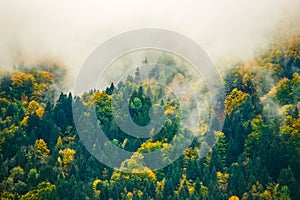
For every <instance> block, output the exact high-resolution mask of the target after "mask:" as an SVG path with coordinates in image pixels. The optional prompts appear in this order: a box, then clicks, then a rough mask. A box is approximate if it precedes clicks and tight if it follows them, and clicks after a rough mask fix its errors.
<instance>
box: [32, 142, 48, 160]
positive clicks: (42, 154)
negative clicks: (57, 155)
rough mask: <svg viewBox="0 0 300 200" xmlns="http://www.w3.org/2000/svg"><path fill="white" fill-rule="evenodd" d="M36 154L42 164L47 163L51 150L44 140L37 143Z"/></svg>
mask: <svg viewBox="0 0 300 200" xmlns="http://www.w3.org/2000/svg"><path fill="white" fill-rule="evenodd" d="M34 152H35V154H36V156H37V158H39V159H40V160H41V162H46V161H47V160H48V158H49V154H50V150H49V149H48V146H47V143H46V142H45V141H44V140H43V139H38V140H36V141H35V144H34Z"/></svg>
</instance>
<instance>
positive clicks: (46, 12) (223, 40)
mask: <svg viewBox="0 0 300 200" xmlns="http://www.w3.org/2000/svg"><path fill="white" fill-rule="evenodd" d="M299 10H300V1H299V0H272V1H271V0H266V1H261V0H252V1H243V0H242V1H234V0H228V1H217V0H213V1H208V0H206V1H197V0H187V1H176V2H175V1H172V0H165V1H158V0H153V1H141V0H126V1H114V0H113V1H91V0H88V1H71V0H70V1H69V0H65V1H58V0H45V1H34V0H25V1H15V0H13V1H11V0H2V1H0V25H1V31H0V68H11V67H12V66H13V65H18V64H20V63H24V64H28V65H30V64H39V63H45V62H51V63H55V62H58V63H61V65H65V66H67V69H68V72H69V73H68V74H69V78H70V77H71V78H72V77H74V76H75V75H76V73H77V72H78V70H79V69H80V66H81V64H82V63H83V62H84V60H85V59H86V58H87V57H88V55H89V54H90V53H91V51H93V49H95V48H96V47H97V46H98V45H100V44H101V43H102V42H104V41H105V40H107V39H108V38H110V37H112V36H113V35H116V34H119V33H122V32H124V31H129V30H132V29H137V28H144V27H155V28H164V29H170V30H173V31H177V32H179V33H182V34H184V35H186V36H188V37H190V38H191V39H193V40H194V41H196V42H197V43H198V44H199V45H201V46H202V47H203V48H204V49H205V50H206V51H207V53H208V54H209V55H210V57H211V58H212V59H213V61H214V62H215V63H216V64H217V65H218V66H222V65H225V64H226V65H227V64H228V63H229V65H230V64H232V63H234V62H239V61H244V60H247V59H249V58H251V57H253V56H255V55H256V53H257V51H258V50H261V49H263V48H267V47H268V46H269V45H270V43H271V42H272V40H273V38H274V37H276V34H278V32H283V29H287V30H292V29H297V28H299V25H298V24H297V23H298V22H299V19H300V13H299ZM141 59H142V58H141Z"/></svg>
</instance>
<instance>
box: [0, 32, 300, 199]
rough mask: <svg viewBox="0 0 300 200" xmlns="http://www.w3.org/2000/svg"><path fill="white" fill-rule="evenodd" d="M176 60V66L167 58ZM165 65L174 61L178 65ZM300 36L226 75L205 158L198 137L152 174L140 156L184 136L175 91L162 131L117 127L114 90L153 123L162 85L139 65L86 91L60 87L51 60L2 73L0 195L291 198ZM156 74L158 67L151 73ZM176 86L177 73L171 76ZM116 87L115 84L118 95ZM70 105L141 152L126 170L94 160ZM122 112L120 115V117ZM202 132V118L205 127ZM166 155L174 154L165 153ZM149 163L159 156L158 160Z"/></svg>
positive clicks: (296, 184) (298, 148)
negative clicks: (149, 133)
mask: <svg viewBox="0 0 300 200" xmlns="http://www.w3.org/2000/svg"><path fill="white" fill-rule="evenodd" d="M170 63H171V64H170ZM170 63H168V64H169V65H176V63H174V62H170ZM299 74H300V38H299V37H295V36H293V37H290V38H289V39H288V40H284V41H278V42H276V43H274V44H273V46H271V47H270V49H269V50H267V51H265V52H263V53H261V55H259V56H257V57H256V58H255V59H253V60H250V61H249V62H247V63H244V64H239V65H236V66H234V67H231V69H230V70H229V71H228V73H226V74H225V75H224V84H225V90H226V99H225V101H224V102H223V103H224V105H225V108H226V109H225V115H226V119H225V124H224V128H223V131H222V132H218V133H215V134H218V137H219V140H218V142H217V143H216V145H215V146H214V148H212V149H211V150H210V152H209V153H208V154H207V155H206V156H205V157H204V158H199V149H200V145H201V144H200V142H199V140H197V139H195V140H194V141H193V143H192V144H191V146H190V147H189V148H188V149H186V150H185V152H184V153H183V155H182V156H181V157H180V158H179V159H178V160H176V161H175V162H174V163H172V164H171V165H169V166H167V167H165V168H163V169H159V170H157V171H151V170H149V169H147V170H144V169H146V168H147V165H146V164H145V163H142V162H140V160H139V159H140V157H141V156H142V153H143V152H151V151H154V150H156V149H159V148H161V147H163V146H164V145H168V143H169V142H170V141H171V140H176V139H177V140H180V137H181V136H182V135H180V131H182V130H179V122H180V116H178V113H176V109H177V108H178V106H179V105H178V102H177V101H176V98H175V97H174V98H173V99H172V98H170V99H168V100H167V101H162V102H161V106H162V107H163V108H164V109H165V115H166V117H167V119H168V120H167V123H166V124H165V126H164V128H163V129H162V130H161V131H159V133H158V134H156V135H154V136H153V137H150V138H145V139H138V138H134V137H131V136H128V135H126V134H125V133H124V132H122V130H120V128H119V127H118V126H117V124H116V122H115V121H114V117H113V115H112V111H111V108H110V105H111V99H112V96H113V95H119V96H120V98H122V93H126V91H130V90H132V88H136V89H133V90H134V92H133V94H132V96H131V97H130V98H129V99H127V102H128V105H129V108H130V115H131V117H132V119H133V121H134V122H135V123H136V124H138V125H141V126H143V125H146V124H147V123H149V120H150V118H149V115H148V113H149V108H150V107H151V105H152V103H153V100H154V99H159V96H160V95H161V92H160V91H159V90H156V89H155V88H150V87H148V88H147V87H138V81H139V71H138V70H137V71H136V74H135V76H129V77H128V78H127V81H126V82H122V83H119V84H116V85H114V83H112V84H111V85H110V86H109V87H107V89H106V90H104V91H99V90H94V89H93V90H91V91H87V92H86V93H85V94H83V95H82V96H81V97H74V96H73V95H72V94H71V93H69V94H64V93H61V94H60V95H58V97H57V95H56V94H55V91H56V89H55V87H53V86H54V85H59V84H60V81H61V76H62V74H61V73H60V72H59V70H58V69H55V70H53V69H52V70H51V68H49V69H48V68H47V67H42V66H40V67H37V66H34V67H24V66H23V67H19V68H18V69H15V70H13V71H8V72H2V73H1V76H0V77H1V80H0V105H1V110H0V165H1V170H0V197H1V199H3V200H4V199H22V200H26V199H28V200H29V199H37V200H40V199H43V200H44V199H65V200H67V199H72V200H76V199H78V200H82V199H134V200H135V199H156V200H159V199H170V200H173V199H200V200H204V199H209V200H211V199H216V200H218V199H220V200H224V199H231V200H233V199H251V200H252V199H253V200H254V199H268V200H269V199H274V200H275V199H286V200H288V199H294V200H297V199H299V197H300V118H299V109H300V75H299ZM158 75H159V73H157V72H155V71H153V74H152V76H153V78H157V76H158ZM168 79H169V80H170V83H172V81H174V79H176V76H174V75H169V77H168ZM113 91H117V92H116V93H115V92H113ZM72 103H74V104H77V105H78V106H79V107H82V108H86V109H87V110H88V109H90V108H95V109H96V114H97V117H98V119H99V123H100V124H101V126H102V127H103V130H104V132H105V134H106V135H107V137H108V138H109V139H110V140H111V141H112V142H113V143H114V144H115V145H117V146H118V147H119V148H123V149H126V150H128V151H135V152H136V153H135V154H134V156H132V158H130V159H128V160H127V161H126V165H125V164H124V165H122V166H120V167H126V168H127V171H130V172H139V170H144V171H145V172H144V173H130V172H122V171H119V170H118V169H111V168H109V167H107V166H106V165H104V164H102V163H100V162H99V161H98V160H97V159H95V158H94V157H93V156H92V155H91V154H90V153H89V152H88V151H87V150H86V148H85V146H84V145H83V144H82V141H81V140H80V137H79V136H78V134H77V133H76V129H75V126H74V121H73V115H72ZM120 117H122V116H120ZM201 127H202V129H201V130H202V132H205V130H206V129H205V128H203V127H205V124H203V123H202V124H200V128H201ZM163 156H165V157H164V158H163V159H168V158H167V157H168V154H164V155H163ZM153 162H155V161H154V160H153Z"/></svg>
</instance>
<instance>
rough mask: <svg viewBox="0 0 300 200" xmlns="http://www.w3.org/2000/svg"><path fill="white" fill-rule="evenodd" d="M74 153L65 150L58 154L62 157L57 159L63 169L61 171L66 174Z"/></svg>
mask: <svg viewBox="0 0 300 200" xmlns="http://www.w3.org/2000/svg"><path fill="white" fill-rule="evenodd" d="M75 153H76V151H75V150H74V149H70V148H66V149H63V150H60V151H59V154H60V155H61V156H62V158H60V159H58V161H59V162H60V164H61V165H62V167H63V170H64V171H65V172H66V173H67V172H68V169H69V165H70V164H71V163H72V162H73V160H74V155H75Z"/></svg>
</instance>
